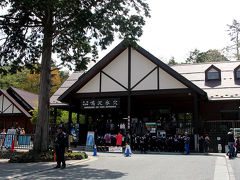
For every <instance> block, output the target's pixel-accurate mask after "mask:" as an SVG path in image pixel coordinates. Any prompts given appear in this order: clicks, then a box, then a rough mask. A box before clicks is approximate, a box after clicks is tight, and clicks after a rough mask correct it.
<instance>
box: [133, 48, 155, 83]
mask: <svg viewBox="0 0 240 180" xmlns="http://www.w3.org/2000/svg"><path fill="white" fill-rule="evenodd" d="M131 52H132V53H131V60H132V61H131V87H133V86H134V85H135V84H136V83H137V82H138V81H139V80H141V79H142V78H143V77H144V76H145V75H147V74H148V73H149V72H150V71H151V70H152V69H154V68H155V67H156V65H155V64H154V63H152V62H151V61H150V60H149V59H147V58H145V57H144V56H143V55H141V54H140V53H138V52H137V51H135V50H134V49H132V50H131Z"/></svg>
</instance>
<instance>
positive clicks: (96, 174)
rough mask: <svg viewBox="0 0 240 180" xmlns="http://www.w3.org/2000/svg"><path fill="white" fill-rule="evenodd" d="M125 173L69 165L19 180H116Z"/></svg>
mask: <svg viewBox="0 0 240 180" xmlns="http://www.w3.org/2000/svg"><path fill="white" fill-rule="evenodd" d="M123 176H127V174H125V173H121V172H118V171H110V170H108V169H93V168H88V165H71V166H68V167H67V168H66V169H63V170H62V169H51V170H46V171H44V172H40V173H35V174H29V175H27V176H21V177H19V178H21V179H118V178H121V177H123Z"/></svg>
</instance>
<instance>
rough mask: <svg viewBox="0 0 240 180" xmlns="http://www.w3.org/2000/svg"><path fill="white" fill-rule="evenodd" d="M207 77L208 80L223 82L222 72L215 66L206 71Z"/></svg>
mask: <svg viewBox="0 0 240 180" xmlns="http://www.w3.org/2000/svg"><path fill="white" fill-rule="evenodd" d="M205 76H206V78H205V79H206V80H208V81H209V80H221V71H220V69H218V68H217V67H215V66H213V65H212V66H210V67H209V68H208V69H207V70H206V71H205Z"/></svg>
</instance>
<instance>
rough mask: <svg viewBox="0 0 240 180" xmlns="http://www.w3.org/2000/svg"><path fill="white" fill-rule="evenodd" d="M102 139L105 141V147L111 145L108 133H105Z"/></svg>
mask: <svg viewBox="0 0 240 180" xmlns="http://www.w3.org/2000/svg"><path fill="white" fill-rule="evenodd" d="M104 139H105V143H106V145H107V146H110V144H111V134H110V133H106V134H105V136H104Z"/></svg>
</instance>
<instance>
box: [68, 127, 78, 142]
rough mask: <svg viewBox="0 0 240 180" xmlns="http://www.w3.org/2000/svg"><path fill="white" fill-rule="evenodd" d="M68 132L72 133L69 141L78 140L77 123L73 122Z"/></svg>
mask: <svg viewBox="0 0 240 180" xmlns="http://www.w3.org/2000/svg"><path fill="white" fill-rule="evenodd" d="M70 134H71V135H72V141H71V142H78V140H79V124H74V125H73V127H72V129H71V131H70Z"/></svg>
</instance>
